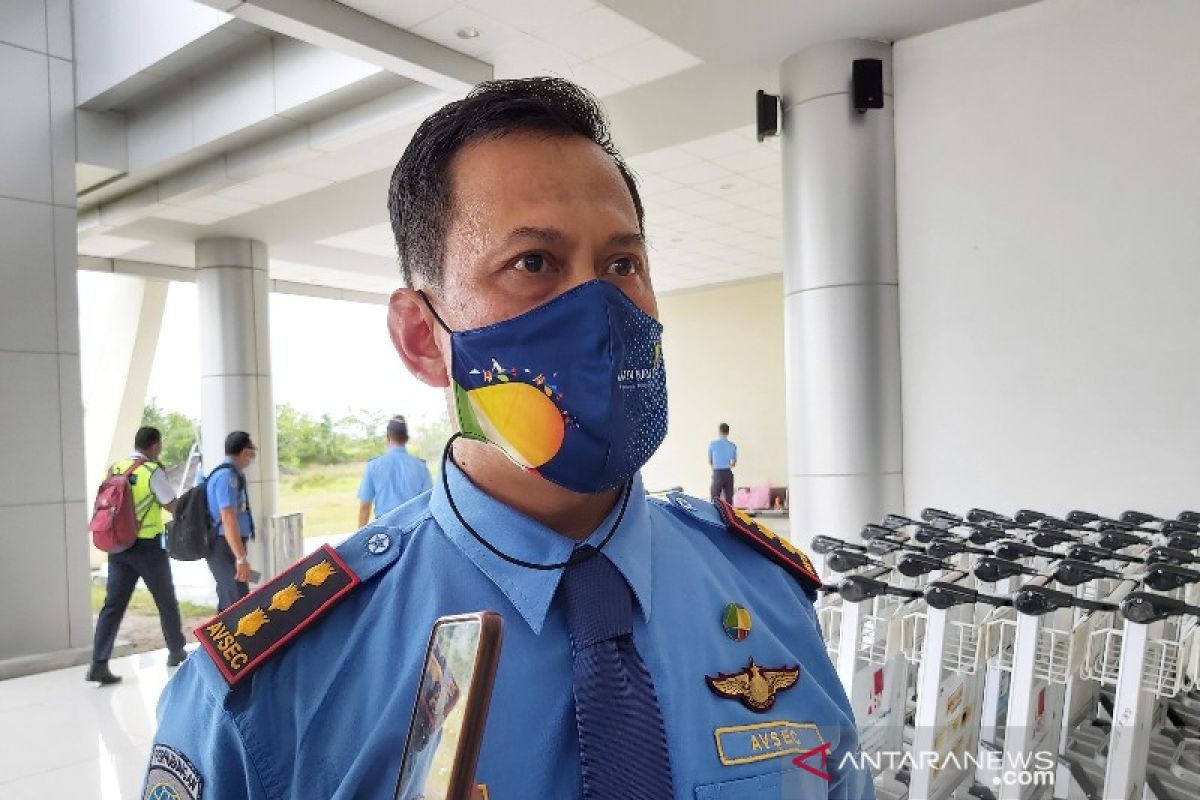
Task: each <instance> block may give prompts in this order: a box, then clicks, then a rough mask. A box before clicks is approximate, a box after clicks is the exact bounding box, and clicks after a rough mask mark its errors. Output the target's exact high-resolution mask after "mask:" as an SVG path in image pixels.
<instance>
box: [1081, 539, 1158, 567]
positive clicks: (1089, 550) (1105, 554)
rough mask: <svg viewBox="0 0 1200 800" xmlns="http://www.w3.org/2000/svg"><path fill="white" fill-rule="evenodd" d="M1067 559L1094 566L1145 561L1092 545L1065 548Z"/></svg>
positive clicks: (1144, 560)
mask: <svg viewBox="0 0 1200 800" xmlns="http://www.w3.org/2000/svg"><path fill="white" fill-rule="evenodd" d="M1067 557H1068V558H1074V559H1077V560H1079V561H1087V562H1088V563H1091V564H1095V563H1098V562H1100V561H1123V562H1125V563H1126V564H1145V563H1146V559H1144V558H1140V557H1138V556H1127V555H1123V554H1122V553H1114V552H1113V551H1112V550H1106V549H1104V548H1103V547H1096V546H1095V545H1093V544H1075V545H1071V547H1069V548H1067Z"/></svg>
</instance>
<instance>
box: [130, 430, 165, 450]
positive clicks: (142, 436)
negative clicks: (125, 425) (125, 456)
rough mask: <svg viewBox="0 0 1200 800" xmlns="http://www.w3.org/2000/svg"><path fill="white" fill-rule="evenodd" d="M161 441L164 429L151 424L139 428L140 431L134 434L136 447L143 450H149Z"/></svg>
mask: <svg viewBox="0 0 1200 800" xmlns="http://www.w3.org/2000/svg"><path fill="white" fill-rule="evenodd" d="M161 441H162V431H160V430H159V429H158V428H155V427H152V426H150V425H145V426H143V427H141V428H138V432H137V433H136V434H134V436H133V446H134V448H135V449H137V450H141V451H142V452H145V451H147V450H149V449H150V448H151V447H154V445H156V444H158V443H159V442H161Z"/></svg>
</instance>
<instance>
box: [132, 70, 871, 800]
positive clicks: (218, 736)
mask: <svg viewBox="0 0 1200 800" xmlns="http://www.w3.org/2000/svg"><path fill="white" fill-rule="evenodd" d="M388 200H389V202H388V206H389V210H390V212H391V216H392V225H393V229H394V231H395V234H396V238H397V244H398V246H399V251H400V255H401V261H402V267H403V270H404V276H405V279H406V281H407V283H408V285H409V286H410V287H412V288H409V289H401V290H398V291H397V292H395V293H394V294H393V295H392V300H391V304H390V308H389V330H390V332H391V336H392V340H393V342H394V344H395V346H396V349H397V351H398V352H399V355H400V358H401V360H402V361H403V362H404V364H405V365H406V366H407V367H408V369H409V370H410V371H411V372H412V373H413V374H415V375H416V376H417V377H419V378H420V379H422V380H423V381H425V382H426V383H428V384H430V385H433V386H439V387H445V388H446V389H447V391H448V392H449V394H450V399H451V407H452V408H453V410H454V415H455V421H456V423H457V426H458V429H459V431H460V436H458V437H456V438H455V439H452V440H451V443H450V445H449V446H448V447H447V449H446V451H445V453H444V455H443V463H442V470H441V475H440V477H439V480H438V482H437V486H436V487H435V488H434V490H433V491H432V492H431V493H430V494H428V495H425V496H423V497H421V498H418V499H417V500H416V501H414V502H410V503H407V504H405V505H403V506H401V507H400V508H398V509H396V510H395V511H393V512H391V513H390V514H386V515H384V516H383V517H381V518H379V519H377V520H375V521H374V522H372V523H371V524H370V525H368V526H367V527H366V528H364V529H363V530H362V531H360V532H359V533H358V534H357V535H355V536H353V537H351V538H350V539H349V540H347V541H346V542H345V543H344V544H343V545H341V546H340V547H338V548H337V549H336V550H335V549H332V548H323V549H322V550H318V551H317V552H315V553H313V554H312V555H311V556H309V557H307V558H306V559H304V560H303V561H301V562H300V563H299V564H297V565H296V566H294V567H293V568H291V569H290V570H288V571H287V572H286V573H284V574H283V575H281V576H280V577H279V578H277V579H276V580H274V581H272V582H271V583H270V584H268V585H267V586H265V587H263V588H262V589H261V590H259V591H258V592H256V593H255V594H253V595H251V596H250V597H249V598H248V599H247V600H246V601H244V602H243V603H242V604H241V605H239V606H238V607H237V608H235V609H232V610H230V611H227V612H226V613H224V614H220V615H218V616H217V617H216V618H214V619H213V620H212V621H210V622H209V623H206V624H205V625H204V626H202V627H201V628H200V629H198V635H199V638H200V640H201V643H202V644H203V646H204V648H205V649H206V650H207V657H200V658H192V659H190V660H189V661H188V662H186V664H185V666H184V668H183V669H182V670H181V671H180V673H179V674H178V675H176V676H175V678H174V679H173V680H172V681H171V683H170V684H169V685H168V687H167V689H166V691H165V693H164V695H163V698H162V700H161V703H160V706H159V721H160V728H159V730H158V733H157V735H156V739H155V746H154V749H153V752H152V756H151V762H150V768H149V772H148V775H147V780H146V789H145V796H146V797H152V796H154V792H159V793H167V792H171V791H173V792H175V793H176V794H177V795H178V796H179V797H181V798H200V797H208V798H226V797H248V798H255V799H257V798H272V800H278V799H279V798H352V797H353V798H390V797H391V796H392V792H393V791H394V787H395V783H396V778H397V773H398V771H399V767H400V762H401V756H402V752H401V751H402V748H403V744H404V739H405V733H406V731H405V728H406V726H407V723H408V720H409V718H410V714H411V712H412V707H413V703H414V699H415V696H416V690H417V686H418V682H419V679H420V673H421V670H422V666H423V661H424V655H425V653H424V646H425V643H426V639H427V635H428V631H429V629H430V627H431V626H432V625H433V623H434V621H435V620H436V619H437V618H438V617H440V616H444V615H448V614H456V613H463V612H470V611H477V610H484V609H488V610H493V611H496V612H498V613H499V614H500V615H501V616H502V617H503V620H504V643H503V649H502V651H501V654H500V660H499V666H498V670H497V675H496V685H495V690H494V693H493V696H492V703H491V709H490V712H489V714H488V726H487V730H486V733H485V735H484V740H483V744H482V749H481V753H480V758H479V764H478V768H477V770H476V776H475V778H476V781H477V783H478V784H480V785H482V786H484V787H486V796H487V797H489V798H491V800H507V799H508V798H522V799H523V800H525V799H528V798H538V799H539V800H541V799H542V798H555V799H557V798H579V797H582V798H585V800H630V799H637V798H645V799H646V800H660V799H661V800H666V799H667V798H679V799H680V800H682V799H683V798H689V800H692V799H694V798H699V800H711V799H713V798H770V799H771V800H781V798H803V799H804V800H812V799H813V798H826V797H829V798H839V799H840V800H870V798H873V797H874V790H873V788H872V786H871V783H870V774H869V772H866V771H863V770H860V769H856V768H855V767H854V765H853V763H851V759H850V758H848V757H850V756H853V754H854V753H856V751H857V735H856V732H855V728H854V721H853V719H852V718H851V712H850V709H849V703H848V702H847V700H846V697H845V695H844V693H843V691H842V688H841V685H840V684H839V683H838V680H837V677H836V676H835V673H834V670H833V668H832V666H831V664H830V663H829V659H828V657H827V656H826V654H825V648H824V645H823V643H822V640H821V635H820V632H819V630H818V628H817V622H816V618H815V615H814V613H813V608H812V598H813V597H814V595H815V588H816V586H817V578H816V576H815V574H813V573H812V567H811V563H810V562H809V561H808V559H807V557H806V556H804V555H803V554H802V553H800V552H799V551H797V550H795V549H793V548H791V546H790V545H788V544H787V543H786V542H784V541H782V540H780V539H779V538H778V537H775V536H774V535H773V534H771V533H770V532H769V531H766V530H765V529H762V528H760V527H758V526H757V525H755V523H754V522H753V521H752V520H749V519H748V518H746V517H743V516H740V515H739V514H738V513H737V512H735V511H733V510H732V509H731V508H730V507H729V506H727V505H719V506H713V505H711V504H709V503H706V502H703V501H699V500H694V499H690V498H686V497H683V496H681V495H674V496H672V497H671V498H670V499H669V500H667V501H652V500H649V499H648V498H647V496H646V493H645V489H644V487H643V486H642V482H641V479H640V477H639V476H638V470H639V469H640V467H641V466H642V465H643V464H644V463H645V461H646V459H648V458H649V456H650V455H651V454H652V453H653V452H654V451H655V449H656V448H657V447H658V445H659V444H660V443H661V441H662V438H663V436H664V435H665V432H666V394H665V373H664V371H663V370H664V366H663V360H662V351H661V326H659V325H658V323H657V322H656V320H655V316H656V314H657V306H656V303H655V298H654V292H653V289H652V287H651V283H650V273H649V267H648V264H647V258H646V246H645V240H644V236H643V230H642V207H641V203H640V200H639V197H638V194H637V189H636V185H635V183H634V180H633V178H632V176H631V175H630V173H629V171H628V170H627V169H626V168H625V166H624V164H623V162H622V161H621V159H620V156H619V155H618V154H617V152H616V150H615V148H614V147H613V145H612V144H611V142H610V140H609V138H608V134H607V130H606V128H605V123H604V120H603V117H602V115H601V113H600V111H599V109H598V107H597V106H596V104H595V101H594V100H593V99H592V98H591V97H590V96H589V95H587V94H586V93H584V92H582V91H581V90H579V89H578V88H577V87H575V86H573V85H572V84H570V83H567V82H565V81H561V80H558V79H549V78H538V79H528V80H520V81H498V82H491V83H486V84H482V85H480V86H479V87H477V88H476V89H475V90H474V91H473V92H472V93H471V94H470V95H469V96H468V97H467V98H466V99H465V100H462V101H458V102H455V103H451V104H450V105H448V106H446V107H445V108H443V109H441V110H440V111H438V112H437V113H435V114H434V115H433V116H432V117H430V118H429V119H428V120H426V121H425V122H424V123H423V124H422V126H421V127H420V129H419V130H418V131H417V133H416V135H415V136H414V137H413V139H412V142H411V143H410V144H409V146H408V149H407V150H406V152H405V154H404V156H403V157H402V158H401V160H400V163H399V164H398V165H397V167H396V170H395V172H394V174H393V179H392V186H391V192H390V195H389V199H388ZM164 787H165V788H164ZM480 794H483V792H482V791H481V792H480ZM172 796H175V795H172Z"/></svg>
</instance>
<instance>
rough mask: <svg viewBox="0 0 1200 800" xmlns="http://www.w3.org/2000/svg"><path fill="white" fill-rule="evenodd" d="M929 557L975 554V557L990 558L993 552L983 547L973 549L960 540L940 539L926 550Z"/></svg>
mask: <svg viewBox="0 0 1200 800" xmlns="http://www.w3.org/2000/svg"><path fill="white" fill-rule="evenodd" d="M925 552H927V553H928V554H929V555H931V556H933V557H934V558H949V557H950V556H957V555H960V554H962V553H974V554H975V555H981V556H990V555H992V551H991V550H987V549H985V548H983V547H973V546H972V545H969V544H967V543H966V542H964V541H962V540H960V539H939V540H938V541H936V542H934V543H933V544H931V545H929V547H927V548H926V549H925Z"/></svg>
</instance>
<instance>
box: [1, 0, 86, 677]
mask: <svg viewBox="0 0 1200 800" xmlns="http://www.w3.org/2000/svg"><path fill="white" fill-rule="evenodd" d="M8 5H10V4H6V10H5V11H4V13H3V14H0V16H2V17H3V18H4V24H0V76H3V78H2V79H0V108H2V109H4V135H3V139H2V143H0V411H2V413H0V553H3V555H2V556H0V608H2V609H4V610H3V612H0V677H5V676H8V675H12V674H17V673H19V672H24V671H28V670H30V669H38V668H44V667H47V666H50V665H52V664H56V663H57V664H63V663H67V662H69V661H70V660H72V659H74V660H79V659H83V660H86V659H87V657H88V655H87V654H88V652H89V651H90V646H91V638H92V625H91V601H90V592H89V588H88V556H87V553H88V533H87V512H86V510H85V507H86V506H87V505H89V504H90V503H91V500H92V498H91V492H90V491H89V490H88V489H87V488H86V487H85V484H84V466H83V403H82V401H81V399H80V396H81V391H80V377H79V311H78V297H77V295H76V287H75V271H76V262H77V255H76V245H75V224H76V222H75V216H76V215H75V83H74V69H73V64H72V59H73V58H74V53H73V50H72V42H71V5H70V4H69V3H49V4H43V3H19V4H16V7H14V8H12V9H9V8H8ZM71 651H74V652H71Z"/></svg>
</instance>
